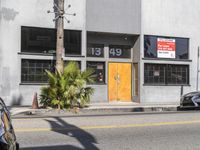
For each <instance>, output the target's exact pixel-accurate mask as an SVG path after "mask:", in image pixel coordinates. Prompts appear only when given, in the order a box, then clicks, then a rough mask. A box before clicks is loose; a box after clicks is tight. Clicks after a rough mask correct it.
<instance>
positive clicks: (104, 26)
mask: <svg viewBox="0 0 200 150" xmlns="http://www.w3.org/2000/svg"><path fill="white" fill-rule="evenodd" d="M140 3H141V0H87V5H86V7H87V8H86V9H87V11H86V12H87V17H86V18H87V30H88V31H101V32H114V33H129V34H138V33H140V15H141V14H140V12H141V10H140V8H141V7H140Z"/></svg>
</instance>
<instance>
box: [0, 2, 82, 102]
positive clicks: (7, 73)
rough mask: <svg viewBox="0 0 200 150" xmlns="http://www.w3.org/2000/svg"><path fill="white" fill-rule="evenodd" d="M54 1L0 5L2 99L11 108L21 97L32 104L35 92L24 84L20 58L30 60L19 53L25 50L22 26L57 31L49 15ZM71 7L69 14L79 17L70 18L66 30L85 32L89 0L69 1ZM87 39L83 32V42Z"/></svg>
mask: <svg viewBox="0 0 200 150" xmlns="http://www.w3.org/2000/svg"><path fill="white" fill-rule="evenodd" d="M53 1H54V0H3V1H1V3H0V12H1V13H0V35H1V36H0V37H1V41H0V96H1V97H3V98H4V99H6V103H7V104H8V105H9V104H11V103H12V100H13V99H16V97H19V96H20V95H23V97H22V104H23V105H30V104H31V103H32V101H30V100H31V99H32V96H33V93H31V92H30V91H31V89H35V88H33V87H32V86H31V85H20V82H21V81H20V80H21V79H20V75H21V73H20V70H21V59H20V58H21V57H27V56H21V55H19V54H18V52H20V51H21V44H20V43H21V26H33V27H45V28H55V22H53V21H52V20H53V19H54V17H55V16H54V14H48V13H47V10H51V11H53ZM68 4H70V5H71V8H69V9H68V10H67V12H68V13H76V16H75V17H74V16H66V17H67V18H68V19H69V20H70V23H66V22H65V28H66V29H73V30H83V31H85V20H86V19H85V15H86V14H85V5H86V4H85V0H81V1H80V0H66V1H65V8H67V6H68ZM84 37H85V34H84V33H83V40H85V38H84ZM83 46H85V45H83ZM31 57H32V56H31ZM44 59H45V58H44ZM38 89H39V87H37V88H36V91H38ZM28 91H29V92H28ZM33 91H34V90H33ZM28 93H29V94H28Z"/></svg>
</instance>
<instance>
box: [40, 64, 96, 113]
mask: <svg viewBox="0 0 200 150" xmlns="http://www.w3.org/2000/svg"><path fill="white" fill-rule="evenodd" d="M46 72H47V76H48V79H49V80H48V81H49V85H48V86H47V87H43V88H42V89H41V95H40V103H41V104H42V105H43V106H51V107H57V108H58V109H61V108H72V107H74V106H85V104H87V103H89V102H90V96H91V95H92V94H93V92H94V89H93V88H91V87H87V86H86V84H87V83H92V82H93V81H94V79H93V77H92V74H93V70H90V69H87V70H85V71H83V72H81V70H80V69H79V67H78V64H77V63H76V62H69V63H68V64H67V66H66V67H65V68H64V71H63V73H60V72H58V71H56V72H55V73H51V72H49V71H46Z"/></svg>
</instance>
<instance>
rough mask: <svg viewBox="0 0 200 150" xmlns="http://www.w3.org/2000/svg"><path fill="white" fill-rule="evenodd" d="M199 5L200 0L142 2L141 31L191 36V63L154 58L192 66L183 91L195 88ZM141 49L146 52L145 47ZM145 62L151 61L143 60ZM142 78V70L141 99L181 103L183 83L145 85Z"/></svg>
mask: <svg viewBox="0 0 200 150" xmlns="http://www.w3.org/2000/svg"><path fill="white" fill-rule="evenodd" d="M199 8H200V2H199V0H151V2H149V0H143V1H142V33H143V34H144V35H145V34H146V35H160V36H171V37H186V38H189V39H190V43H189V59H190V60H191V62H184V61H166V62H163V61H159V60H158V61H154V62H155V63H167V64H189V65H190V86H184V93H186V92H188V91H193V90H196V76H197V68H196V65H197V48H198V46H199V45H200V42H199V36H200V30H199V24H200V19H199V18H200V13H199ZM141 52H143V47H142V48H141ZM142 57H143V54H142ZM143 62H152V61H147V60H144V61H143ZM141 67H142V68H141V69H142V70H143V67H144V65H143V64H142V65H141ZM143 80H144V73H141V92H142V94H141V95H142V96H141V102H145V103H148V102H150V103H152V102H158V103H165V102H166V103H168V102H175V103H176V102H179V99H180V86H143V83H144V81H143ZM199 84H200V83H199Z"/></svg>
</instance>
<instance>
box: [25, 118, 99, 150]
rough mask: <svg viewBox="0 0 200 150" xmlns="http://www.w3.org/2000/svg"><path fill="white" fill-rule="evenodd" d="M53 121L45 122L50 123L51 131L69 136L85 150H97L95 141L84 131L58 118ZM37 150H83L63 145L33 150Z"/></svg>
mask: <svg viewBox="0 0 200 150" xmlns="http://www.w3.org/2000/svg"><path fill="white" fill-rule="evenodd" d="M54 118H55V121H52V120H47V119H46V121H47V122H49V123H50V125H51V129H52V131H54V132H57V133H60V134H64V135H66V136H69V137H71V138H74V139H76V140H77V141H79V143H80V144H81V145H82V146H83V147H84V149H86V150H99V148H97V147H96V145H95V143H97V141H96V139H95V138H94V137H93V136H92V135H91V134H90V133H88V132H86V131H85V130H83V129H81V128H78V127H77V126H75V125H72V124H68V123H67V122H65V121H64V120H62V119H61V118H59V117H54ZM29 149H31V150H34V148H25V149H22V150H29ZM35 149H37V150H40V149H41V150H64V149H65V150H66V149H70V150H83V149H81V148H79V147H76V146H74V145H64V146H51V147H37V148H35Z"/></svg>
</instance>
